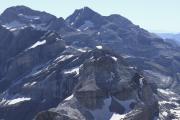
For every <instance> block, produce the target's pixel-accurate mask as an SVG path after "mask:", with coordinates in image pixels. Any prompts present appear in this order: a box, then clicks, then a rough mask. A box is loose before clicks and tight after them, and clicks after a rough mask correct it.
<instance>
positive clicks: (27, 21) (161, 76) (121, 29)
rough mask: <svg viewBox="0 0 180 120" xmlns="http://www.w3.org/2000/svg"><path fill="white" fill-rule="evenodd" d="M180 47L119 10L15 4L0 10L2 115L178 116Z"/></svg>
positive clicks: (74, 119)
mask: <svg viewBox="0 0 180 120" xmlns="http://www.w3.org/2000/svg"><path fill="white" fill-rule="evenodd" d="M179 51H180V48H179V47H177V46H174V45H172V44H170V43H167V42H166V41H164V40H163V39H162V38H160V37H158V36H157V35H154V34H152V33H149V32H148V31H146V30H144V29H142V28H140V27H139V26H137V25H134V24H133V23H132V22H131V21H129V20H128V19H126V18H124V17H122V16H120V15H116V14H114V15H110V16H102V15H100V14H99V13H97V12H94V11H93V10H91V9H90V8H88V7H85V8H83V9H78V10H76V11H75V12H74V13H73V14H72V15H70V16H69V17H68V18H67V19H65V20H64V19H62V18H57V17H55V16H53V15H51V14H49V13H46V12H40V11H36V10H32V9H30V8H28V7H25V6H15V7H10V8H8V9H6V10H5V11H4V12H3V13H2V14H1V15H0V119H4V120H12V119H13V120H32V119H36V120H46V119H48V120H51V119H52V120H53V119H54V120H58V119H65V120H68V119H69V120H93V119H96V120H108V119H111V120H116V119H121V118H123V119H125V120H141V119H143V120H151V119H160V120H161V119H179V118H180V116H179V107H180V106H179V93H180V89H179V88H180V84H179V82H180V53H179ZM120 56H122V57H120ZM157 88H158V89H157ZM68 96H69V97H68ZM41 111H43V112H41Z"/></svg>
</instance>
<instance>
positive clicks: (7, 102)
mask: <svg viewBox="0 0 180 120" xmlns="http://www.w3.org/2000/svg"><path fill="white" fill-rule="evenodd" d="M29 100H31V98H28V97H17V98H12V99H5V98H3V99H2V100H1V101H0V105H5V106H6V105H15V104H18V103H21V102H24V101H29Z"/></svg>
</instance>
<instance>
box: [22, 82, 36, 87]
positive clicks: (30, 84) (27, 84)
mask: <svg viewBox="0 0 180 120" xmlns="http://www.w3.org/2000/svg"><path fill="white" fill-rule="evenodd" d="M36 83H37V82H32V83H26V84H24V87H29V86H33V85H35V84H36Z"/></svg>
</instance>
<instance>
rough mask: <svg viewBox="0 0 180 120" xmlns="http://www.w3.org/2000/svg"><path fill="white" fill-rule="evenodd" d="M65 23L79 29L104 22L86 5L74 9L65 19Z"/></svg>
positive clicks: (96, 26) (93, 26)
mask: <svg viewBox="0 0 180 120" xmlns="http://www.w3.org/2000/svg"><path fill="white" fill-rule="evenodd" d="M66 21H67V23H68V24H69V25H71V26H74V27H76V28H79V29H88V28H98V27H100V26H101V25H102V24H104V23H105V20H104V19H103V17H102V16H101V15H100V14H99V13H97V12H95V11H93V10H91V9H90V8H88V7H84V8H82V9H78V10H75V12H74V13H73V14H72V15H70V16H69V17H68V18H67V19H66Z"/></svg>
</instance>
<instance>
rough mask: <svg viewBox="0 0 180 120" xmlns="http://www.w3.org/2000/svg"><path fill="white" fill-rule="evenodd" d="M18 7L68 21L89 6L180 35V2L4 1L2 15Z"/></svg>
mask: <svg viewBox="0 0 180 120" xmlns="http://www.w3.org/2000/svg"><path fill="white" fill-rule="evenodd" d="M15 5H25V6H28V7H31V8H32V9H36V10H41V11H46V12H49V13H51V14H54V15H56V16H57V17H60V16H61V17H64V18H66V17H67V16H68V15H70V14H72V12H73V11H74V10H75V9H78V8H82V7H84V6H88V7H90V8H92V9H93V10H95V11H97V12H99V13H100V14H102V15H110V14H115V13H116V14H120V15H122V16H124V17H126V18H128V19H130V20H131V21H132V22H133V23H135V24H137V25H140V26H141V27H142V28H145V29H147V30H149V31H155V32H175V33H176V32H180V15H179V14H180V0H1V2H0V13H2V12H3V11H4V10H5V9H6V8H8V7H10V6H15Z"/></svg>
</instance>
